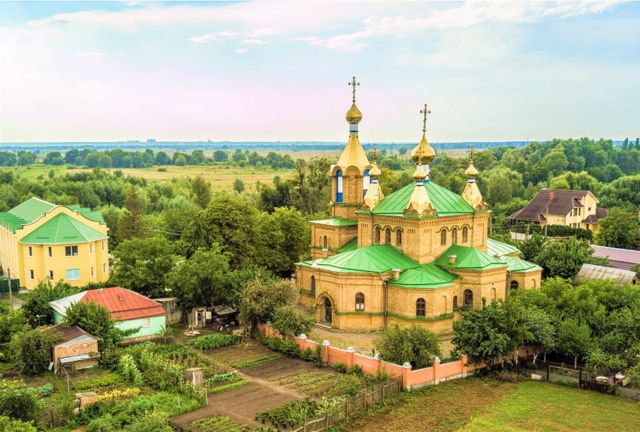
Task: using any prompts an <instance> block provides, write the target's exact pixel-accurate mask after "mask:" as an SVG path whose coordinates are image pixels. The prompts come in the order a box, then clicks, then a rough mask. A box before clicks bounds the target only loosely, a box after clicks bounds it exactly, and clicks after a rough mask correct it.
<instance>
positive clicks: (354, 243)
mask: <svg viewBox="0 0 640 432" xmlns="http://www.w3.org/2000/svg"><path fill="white" fill-rule="evenodd" d="M357 248H358V238H357V237H356V238H354V239H352V240H349V241H348V242H346V243H345V244H343V245H342V246H341V247H340V248H339V249H338V253H342V252H349V251H352V250H356V249H357Z"/></svg>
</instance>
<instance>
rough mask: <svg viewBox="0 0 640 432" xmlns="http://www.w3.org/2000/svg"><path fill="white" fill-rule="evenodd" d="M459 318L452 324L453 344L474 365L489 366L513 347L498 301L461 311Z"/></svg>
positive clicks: (505, 318)
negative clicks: (479, 307)
mask: <svg viewBox="0 0 640 432" xmlns="http://www.w3.org/2000/svg"><path fill="white" fill-rule="evenodd" d="M462 317H463V319H462V320H461V321H456V322H454V323H453V332H454V334H453V339H452V342H453V344H454V345H455V347H456V350H457V351H458V352H460V353H461V354H465V355H467V356H468V357H469V360H471V361H472V362H473V363H475V364H479V363H482V362H484V363H486V364H488V365H491V364H493V363H494V362H495V361H496V360H498V359H502V358H503V357H504V356H505V355H506V354H508V353H509V352H510V350H511V349H513V348H515V347H514V346H513V345H514V344H513V343H512V341H511V338H510V337H509V330H510V329H509V320H508V317H507V316H506V314H505V312H504V311H503V310H502V308H501V307H500V306H499V305H498V303H497V302H495V301H493V302H492V303H491V304H490V305H488V306H487V305H484V304H483V307H482V308H481V309H469V310H467V311H464V312H462Z"/></svg>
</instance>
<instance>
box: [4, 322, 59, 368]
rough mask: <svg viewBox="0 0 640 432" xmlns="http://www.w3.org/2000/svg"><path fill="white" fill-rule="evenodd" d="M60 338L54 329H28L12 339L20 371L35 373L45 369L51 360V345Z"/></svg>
mask: <svg viewBox="0 0 640 432" xmlns="http://www.w3.org/2000/svg"><path fill="white" fill-rule="evenodd" d="M61 340H62V335H61V334H60V333H59V332H57V331H55V330H42V329H33V330H28V331H26V332H24V333H22V334H20V335H19V336H17V338H16V339H15V340H14V342H13V343H14V345H15V346H14V349H15V352H16V353H17V360H18V364H19V365H20V368H21V370H22V373H23V374H25V375H37V374H39V373H42V372H44V371H46V370H47V368H48V367H49V363H50V362H51V349H52V347H53V345H55V344H56V343H58V342H60V341H61Z"/></svg>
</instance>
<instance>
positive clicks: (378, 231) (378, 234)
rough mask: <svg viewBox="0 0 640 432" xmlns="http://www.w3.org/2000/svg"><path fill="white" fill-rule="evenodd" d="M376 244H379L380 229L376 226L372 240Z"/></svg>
mask: <svg viewBox="0 0 640 432" xmlns="http://www.w3.org/2000/svg"><path fill="white" fill-rule="evenodd" d="M374 241H375V243H376V244H380V227H379V226H377V227H376V229H375V239H374Z"/></svg>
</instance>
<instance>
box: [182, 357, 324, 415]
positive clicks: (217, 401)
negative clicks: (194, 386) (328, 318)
mask: <svg viewBox="0 0 640 432" xmlns="http://www.w3.org/2000/svg"><path fill="white" fill-rule="evenodd" d="M313 369H314V366H313V365H312V364H310V363H305V362H303V361H301V360H294V359H290V358H282V359H280V360H278V361H276V362H273V363H269V364H266V365H259V366H255V367H252V368H248V369H244V370H242V371H237V372H238V374H239V375H240V376H241V377H242V378H243V379H245V380H247V381H249V384H247V385H244V386H242V387H238V388H236V389H234V390H229V391H226V392H222V393H218V394H214V395H210V396H209V404H208V405H207V406H205V407H202V408H200V409H197V410H195V411H191V412H189V413H186V414H182V415H180V416H177V417H174V419H173V422H174V423H175V424H176V425H178V426H182V425H186V424H188V423H191V422H193V421H195V420H199V419H202V418H205V417H211V416H216V415H224V416H227V417H229V418H230V419H231V420H233V421H236V422H239V423H244V424H246V425H249V426H257V425H258V423H257V422H256V421H255V417H256V414H258V413H259V412H261V411H264V410H267V409H271V408H275V407H278V406H280V405H283V404H285V403H287V402H291V401H294V400H297V399H303V398H304V395H302V394H300V393H298V392H297V391H296V390H295V389H293V388H292V387H290V386H283V385H281V384H280V383H279V381H280V380H281V379H283V378H286V377H289V376H291V375H297V374H299V373H302V372H306V371H309V370H313Z"/></svg>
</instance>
